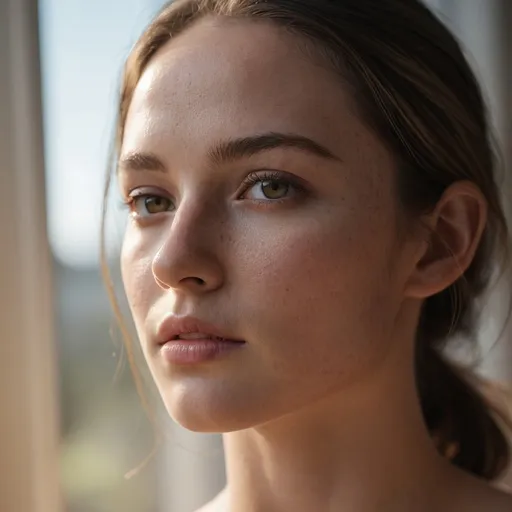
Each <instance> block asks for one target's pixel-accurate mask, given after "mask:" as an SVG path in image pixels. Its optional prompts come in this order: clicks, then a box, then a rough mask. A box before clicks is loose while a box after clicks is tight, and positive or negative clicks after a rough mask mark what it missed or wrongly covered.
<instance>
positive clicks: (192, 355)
mask: <svg viewBox="0 0 512 512" xmlns="http://www.w3.org/2000/svg"><path fill="white" fill-rule="evenodd" d="M197 333H201V334H205V337H204V338H195V339H180V338H178V336H180V335H183V334H197ZM156 340H157V344H158V345H159V346H160V352H161V354H162V356H163V357H164V359H165V360H166V361H168V362H170V363H174V364H195V363H200V362H204V361H210V360H212V359H216V358H218V357H220V356H222V355H226V354H227V353H228V352H231V351H232V350H234V349H237V348H240V347H242V346H243V345H244V344H245V341H243V340H240V339H238V338H235V337H234V336H233V335H232V334H231V333H229V332H227V330H224V329H222V328H220V327H218V326H216V325H214V324H211V323H208V322H205V321H203V320H200V319H198V318H194V317H190V316H187V317H178V316H175V315H170V316H167V317H166V318H165V319H164V320H163V321H162V323H161V324H160V325H159V327H158V330H157V336H156Z"/></svg>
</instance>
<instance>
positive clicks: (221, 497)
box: [196, 489, 227, 512]
mask: <svg viewBox="0 0 512 512" xmlns="http://www.w3.org/2000/svg"><path fill="white" fill-rule="evenodd" d="M226 499H227V494H226V489H223V490H222V491H221V492H220V493H219V494H217V496H215V498H213V500H211V501H209V502H208V503H206V504H205V505H203V506H202V507H201V508H200V509H198V510H196V512H226V510H227V508H226Z"/></svg>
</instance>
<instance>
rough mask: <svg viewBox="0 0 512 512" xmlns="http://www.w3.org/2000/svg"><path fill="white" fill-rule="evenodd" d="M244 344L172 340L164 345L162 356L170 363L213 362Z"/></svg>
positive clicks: (205, 340)
mask: <svg viewBox="0 0 512 512" xmlns="http://www.w3.org/2000/svg"><path fill="white" fill-rule="evenodd" d="M243 345H244V343H243V342H235V341H216V340H210V339H204V340H199V339H198V340H172V341H168V342H167V343H165V344H164V345H162V348H161V352H162V356H163V357H164V359H165V360H166V361H168V362H169V363H174V364H197V363H203V362H205V361H212V360H213V359H217V358H218V357H221V356H222V355H225V354H227V353H229V352H232V351H233V350H236V349H238V348H240V347H242V346H243Z"/></svg>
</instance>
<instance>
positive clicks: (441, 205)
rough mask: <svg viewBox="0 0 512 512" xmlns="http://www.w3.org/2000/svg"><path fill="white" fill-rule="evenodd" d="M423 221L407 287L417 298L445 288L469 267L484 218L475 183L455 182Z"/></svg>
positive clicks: (484, 204) (409, 292) (484, 202)
mask: <svg viewBox="0 0 512 512" xmlns="http://www.w3.org/2000/svg"><path fill="white" fill-rule="evenodd" d="M423 221H424V223H423V225H424V233H425V236H426V240H425V241H424V242H423V243H422V251H421V254H420V257H419V258H418V261H417V264H416V267H415V269H414V272H413V274H412V275H411V277H410V280H409V282H408V284H407V289H406V294H407V296H408V297H410V298H417V299H426V298H428V297H430V296H432V295H435V294H436V293H439V292H441V291H442V290H444V289H446V288H448V287H449V286H450V285H452V284H453V283H454V282H455V281H457V280H458V279H459V278H460V277H461V276H462V275H463V274H464V272H465V271H466V270H467V268H468V267H469V266H470V264H471V262H472V261H473V258H474V255H475V252H476V250H477V248H478V246H479V244H480V240H481V238H482V234H483V231H484V228H485V224H486V221H487V204H486V201H485V198H484V196H483V194H482V193H481V191H480V190H479V189H478V187H476V185H474V184H473V183H470V182H466V181H464V182H462V181H461V182H456V183H454V184H452V185H451V186H450V187H448V188H447V189H446V190H445V192H444V194H443V195H442V197H441V198H440V200H439V201H438V203H437V205H436V207H435V209H434V210H433V211H432V212H431V213H430V214H429V215H428V216H426V217H425V218H424V219H423Z"/></svg>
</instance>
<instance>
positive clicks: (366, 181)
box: [119, 20, 403, 432]
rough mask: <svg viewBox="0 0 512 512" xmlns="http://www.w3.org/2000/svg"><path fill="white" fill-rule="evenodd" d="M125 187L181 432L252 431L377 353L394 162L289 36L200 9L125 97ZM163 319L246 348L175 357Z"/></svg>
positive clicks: (156, 360) (141, 288)
mask: <svg viewBox="0 0 512 512" xmlns="http://www.w3.org/2000/svg"><path fill="white" fill-rule="evenodd" d="M119 181H120V186H121V191H122V194H123V196H124V197H125V199H126V200H127V202H129V203H130V208H131V210H132V214H131V220H130V222H129V223H128V227H127V231H126V235H125V243H124V248H123V253H122V270H123V278H124V283H125V289H126V293H127V296H128V300H129V303H130V307H131V310H132V313H133V316H134V320H135V324H136V327H137V330H138V334H139V337H140V340H141V343H142V347H143V351H144V354H145V356H146V359H147V362H148V364H149V367H150V369H151V372H152V374H153V376H154V378H155V381H156V384H157V386H158V388H159V391H160V393H161V395H162V398H163V400H164V403H165V405H166V407H167V409H168V410H169V412H170V414H171V415H172V416H173V417H174V418H175V419H176V421H178V422H179V423H181V424H182V425H183V426H185V427H187V428H189V429H192V430H198V431H224V432H225V431H231V430H236V429H241V428H248V427H251V426H255V425H258V424H262V423H264V422H267V421H269V420H272V419H273V418H277V417H279V416H282V415H283V414H287V413H290V412H293V411H294V410H296V409H298V408H303V407H307V406H308V404H311V403H313V402H315V401H317V400H319V399H320V398H322V397H326V396H328V395H330V394H332V393H334V392H339V391H340V390H343V389H348V386H349V385H351V384H353V383H355V382H358V381H360V380H362V379H364V378H365V376H366V375H368V374H370V373H371V372H372V371H374V369H375V368H376V367H377V366H378V365H379V364H380V363H381V361H382V360H383V358H384V356H385V354H386V353H387V351H388V350H389V346H390V343H391V341H390V340H391V338H392V335H393V329H394V322H395V319H396V316H397V314H398V312H399V309H400V303H401V300H402V296H401V287H402V285H403V276H401V275H400V274H399V272H398V269H399V268H400V262H401V257H402V252H403V251H402V245H401V243H400V242H399V238H398V235H397V211H398V208H397V201H396V195H395V190H394V182H395V173H394V164H393V161H392V158H391V156H390V154H389V153H388V151H387V150H386V149H385V148H384V147H383V145H382V144H381V143H380V142H379V141H378V140H377V138H376V137H375V136H374V135H373V134H372V133H371V132H370V131H369V130H368V129H367V128H366V127H365V126H364V125H363V124H362V122H361V121H360V120H359V119H358V118H357V116H356V114H355V108H354V107H353V105H352V104H351V101H350V99H349V98H348V96H347V95H346V94H344V91H343V88H342V86H341V81H339V79H338V78H337V77H336V76H335V75H334V74H333V73H331V72H329V71H328V70H326V69H324V68H323V67H321V66H320V65H317V64H315V63H314V62H313V61H312V60H310V59H308V58H306V56H305V55H304V54H303V53H302V52H301V51H300V49H299V45H298V44H297V41H296V40H295V39H294V38H293V37H292V36H290V35H288V34H284V33H282V32H280V31H279V29H277V28H274V27H273V26H272V25H267V24H265V23H257V24H256V23H250V22H241V21H240V22H235V23H233V22H230V23H223V22H219V21H215V20H214V21H212V20H203V21H202V22H200V23H198V24H196V25H195V26H194V27H192V28H190V29H189V30H187V31H186V32H185V33H184V34H182V35H180V36H179V37H177V38H176V39H175V40H173V41H172V42H171V43H170V44H168V45H167V46H166V47H165V48H164V49H162V50H161V51H160V52H159V53H158V54H157V55H156V57H154V58H153V60H152V61H151V62H150V64H149V66H148V68H147V69H146V71H145V73H144V75H143V77H142V79H141V80H140V82H139V84H138V86H137V89H136V91H135V95H134V98H133V102H132V104H131V107H130V111H129V114H128V119H127V123H126V130H125V138H124V141H123V148H122V155H121V166H120V171H119ZM169 315H177V316H187V315H189V316H192V317H195V318H197V319H199V320H201V321H203V322H207V323H208V324H210V325H211V324H213V325H214V326H215V327H216V328H218V331H220V332H222V333H225V334H226V336H225V337H229V338H233V339H237V340H244V341H245V344H243V345H239V346H237V348H236V349H234V350H231V351H229V352H226V353H223V354H220V355H219V356H218V357H216V358H214V359H211V360H208V361H203V362H199V363H196V364H175V363H172V362H169V360H167V359H166V358H165V357H164V356H163V355H162V350H161V346H160V345H159V344H158V341H159V332H160V333H161V331H159V328H160V329H161V324H162V322H163V321H164V319H165V318H166V317H168V316H169ZM160 341H161V340H160Z"/></svg>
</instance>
